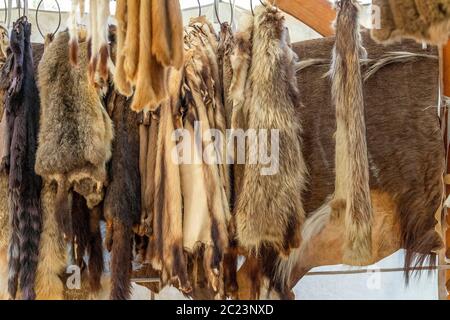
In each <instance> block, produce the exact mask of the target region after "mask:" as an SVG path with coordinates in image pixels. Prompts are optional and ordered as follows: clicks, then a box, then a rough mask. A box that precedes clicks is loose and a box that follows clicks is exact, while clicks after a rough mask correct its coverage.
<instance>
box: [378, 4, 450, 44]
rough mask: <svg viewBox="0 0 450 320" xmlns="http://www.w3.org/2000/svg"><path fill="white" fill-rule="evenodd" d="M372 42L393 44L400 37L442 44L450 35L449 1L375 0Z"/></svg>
mask: <svg viewBox="0 0 450 320" xmlns="http://www.w3.org/2000/svg"><path fill="white" fill-rule="evenodd" d="M373 5H374V6H376V8H379V10H378V11H377V12H376V13H377V14H378V15H377V16H376V19H375V22H377V23H379V24H380V26H375V28H373V29H372V37H373V39H374V40H376V41H378V42H382V43H392V42H395V41H399V40H401V39H402V38H408V39H414V40H416V41H418V42H427V43H430V44H445V43H447V41H448V36H449V34H450V1H448V0H433V1H427V0H374V1H373Z"/></svg>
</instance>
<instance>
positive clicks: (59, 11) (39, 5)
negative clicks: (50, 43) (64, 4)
mask: <svg viewBox="0 0 450 320" xmlns="http://www.w3.org/2000/svg"><path fill="white" fill-rule="evenodd" d="M43 1H44V0H41V1H39V3H38V5H37V8H36V26H37V28H38V31H39V33H40V34H41V36H42V38H44V39H45V35H44V33H43V32H42V30H41V27H40V26H39V19H38V15H39V8H40V7H41V4H42V2H43ZM55 2H56V6H57V7H58V14H59V19H58V26H57V27H56V30H55V32H53V33H52V36H54V35H55V34H56V33H57V32H58V30H59V28H60V27H61V20H62V17H61V7H60V6H59V2H58V0H55Z"/></svg>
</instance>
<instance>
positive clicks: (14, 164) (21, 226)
mask: <svg viewBox="0 0 450 320" xmlns="http://www.w3.org/2000/svg"><path fill="white" fill-rule="evenodd" d="M30 36H31V24H29V23H28V22H27V21H26V20H25V19H19V20H18V21H17V22H15V23H14V26H13V31H12V34H11V51H12V54H13V55H14V66H13V70H12V72H13V81H12V82H11V85H10V88H9V95H8V97H7V99H6V103H5V108H6V120H7V123H8V130H9V132H10V134H9V135H10V139H11V142H10V161H9V164H10V166H9V168H8V169H9V192H8V193H9V209H10V227H11V238H10V242H9V280H8V291H9V295H10V297H11V298H12V299H15V298H17V297H19V296H20V298H22V299H25V300H29V299H35V297H36V293H35V288H34V286H35V280H36V269H37V264H38V253H39V241H40V234H41V211H40V206H39V195H40V189H41V179H40V178H39V177H38V176H37V175H36V174H35V172H34V169H33V168H34V163H35V157H36V156H35V153H36V146H37V132H38V126H39V121H38V119H39V95H38V91H37V88H36V82H35V78H34V67H33V57H32V49H31V42H30ZM18 289H20V290H18Z"/></svg>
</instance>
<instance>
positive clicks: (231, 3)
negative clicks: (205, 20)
mask: <svg viewBox="0 0 450 320" xmlns="http://www.w3.org/2000/svg"><path fill="white" fill-rule="evenodd" d="M217 2H218V1H214V13H215V14H216V18H217V22H218V23H219V24H220V25H221V24H222V22H221V21H220V18H219V12H218V10H217ZM233 2H234V3H235V0H233ZM233 2H231V0H229V2H228V3H229V4H230V12H231V17H230V25H232V24H233V22H234V5H233Z"/></svg>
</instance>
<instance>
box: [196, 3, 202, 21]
mask: <svg viewBox="0 0 450 320" xmlns="http://www.w3.org/2000/svg"><path fill="white" fill-rule="evenodd" d="M197 3H198V16H199V17H201V16H202V4H201V3H200V0H197Z"/></svg>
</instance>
